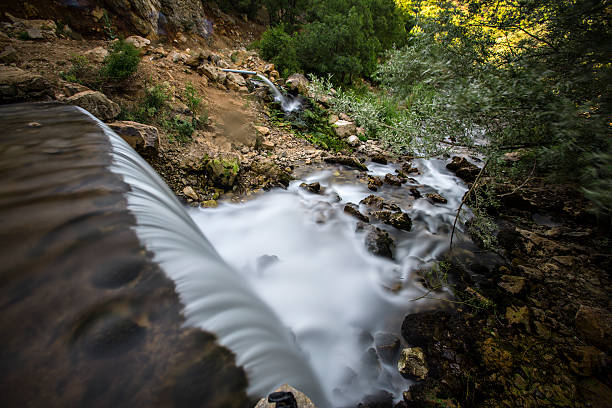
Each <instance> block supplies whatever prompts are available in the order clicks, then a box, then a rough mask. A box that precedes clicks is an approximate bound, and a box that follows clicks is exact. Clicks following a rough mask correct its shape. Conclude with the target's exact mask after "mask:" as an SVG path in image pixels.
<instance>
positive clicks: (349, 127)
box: [334, 119, 357, 139]
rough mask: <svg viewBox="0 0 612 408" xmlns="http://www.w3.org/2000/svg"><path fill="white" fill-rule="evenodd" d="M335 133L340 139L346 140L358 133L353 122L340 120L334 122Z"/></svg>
mask: <svg viewBox="0 0 612 408" xmlns="http://www.w3.org/2000/svg"><path fill="white" fill-rule="evenodd" d="M334 131H335V132H336V135H337V136H338V137H340V138H343V139H344V138H347V137H349V136H350V135H354V134H355V132H356V131H357V127H356V126H355V124H354V123H353V122H349V121H347V120H342V119H339V120H338V121H336V122H334Z"/></svg>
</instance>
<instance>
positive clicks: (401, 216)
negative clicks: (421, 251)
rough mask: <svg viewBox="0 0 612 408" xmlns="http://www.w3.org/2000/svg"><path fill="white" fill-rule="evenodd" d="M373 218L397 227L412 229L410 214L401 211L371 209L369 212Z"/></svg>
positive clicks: (406, 229)
mask: <svg viewBox="0 0 612 408" xmlns="http://www.w3.org/2000/svg"><path fill="white" fill-rule="evenodd" d="M370 214H371V215H372V216H374V218H376V219H378V220H380V221H382V222H384V223H385V224H388V225H391V226H393V227H395V228H397V229H401V230H405V231H410V229H412V220H411V219H410V216H409V215H408V214H406V213H405V212H402V211H397V212H391V211H387V210H382V211H373V212H371V213H370Z"/></svg>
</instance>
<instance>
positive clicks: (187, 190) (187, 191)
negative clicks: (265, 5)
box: [183, 186, 200, 201]
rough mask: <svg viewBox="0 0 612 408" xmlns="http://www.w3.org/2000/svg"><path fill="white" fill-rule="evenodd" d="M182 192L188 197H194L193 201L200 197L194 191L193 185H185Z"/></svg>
mask: <svg viewBox="0 0 612 408" xmlns="http://www.w3.org/2000/svg"><path fill="white" fill-rule="evenodd" d="M183 194H185V195H186V196H187V197H189V198H192V199H194V200H195V201H198V200H199V199H200V197H199V196H198V193H196V192H195V190H194V189H193V187H191V186H187V187H185V188H184V189H183Z"/></svg>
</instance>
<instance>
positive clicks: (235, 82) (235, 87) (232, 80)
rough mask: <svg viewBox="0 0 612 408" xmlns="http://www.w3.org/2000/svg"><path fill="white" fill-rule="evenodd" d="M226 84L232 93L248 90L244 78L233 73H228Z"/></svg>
mask: <svg viewBox="0 0 612 408" xmlns="http://www.w3.org/2000/svg"><path fill="white" fill-rule="evenodd" d="M225 84H226V85H227V87H228V88H229V89H231V90H232V91H240V90H245V91H246V89H247V88H246V85H247V84H246V80H245V79H244V77H243V76H242V75H239V74H235V73H233V72H228V73H227V77H226V79H225Z"/></svg>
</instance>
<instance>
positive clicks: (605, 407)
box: [578, 377, 612, 408]
mask: <svg viewBox="0 0 612 408" xmlns="http://www.w3.org/2000/svg"><path fill="white" fill-rule="evenodd" d="M578 388H579V389H580V394H581V395H582V397H583V398H584V399H585V402H588V405H587V406H588V407H592V408H610V401H612V388H610V387H609V386H607V385H606V384H604V383H602V382H601V381H599V380H598V379H597V378H595V377H590V378H586V379H584V380H582V381H581V382H580V383H579V384H578Z"/></svg>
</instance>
